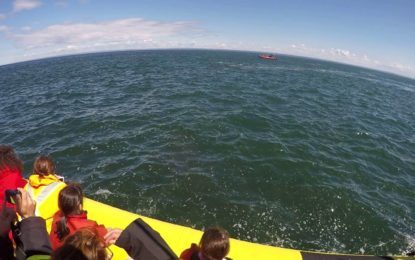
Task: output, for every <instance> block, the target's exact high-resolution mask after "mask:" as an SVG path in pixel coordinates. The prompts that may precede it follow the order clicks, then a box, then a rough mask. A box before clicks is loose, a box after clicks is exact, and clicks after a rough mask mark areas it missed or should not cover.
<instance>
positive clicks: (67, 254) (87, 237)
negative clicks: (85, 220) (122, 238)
mask: <svg viewBox="0 0 415 260" xmlns="http://www.w3.org/2000/svg"><path fill="white" fill-rule="evenodd" d="M106 258H107V252H106V250H105V242H104V241H103V239H102V238H100V237H99V235H98V232H97V230H96V229H94V228H82V229H79V230H78V231H76V232H75V233H73V234H72V235H70V236H68V237H67V238H66V239H65V240H64V243H63V245H62V246H61V247H59V248H58V249H56V250H55V251H54V252H53V254H52V259H53V260H75V259H76V260H77V259H80V260H105V259H106Z"/></svg>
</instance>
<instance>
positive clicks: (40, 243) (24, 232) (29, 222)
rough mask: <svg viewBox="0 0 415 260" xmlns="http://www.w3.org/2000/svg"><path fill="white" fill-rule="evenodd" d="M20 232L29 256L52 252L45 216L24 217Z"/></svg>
mask: <svg viewBox="0 0 415 260" xmlns="http://www.w3.org/2000/svg"><path fill="white" fill-rule="evenodd" d="M20 232H21V234H20V240H21V241H22V244H23V246H24V251H25V253H26V256H27V257H30V256H32V255H50V254H51V253H52V247H51V245H50V241H49V234H48V232H47V231H46V223H45V220H44V219H43V218H41V217H34V216H33V217H28V218H25V219H23V220H22V221H21V222H20Z"/></svg>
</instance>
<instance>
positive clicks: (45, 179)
mask: <svg viewBox="0 0 415 260" xmlns="http://www.w3.org/2000/svg"><path fill="white" fill-rule="evenodd" d="M57 181H59V179H58V177H57V176H56V175H53V174H49V175H39V174H32V175H30V177H29V184H30V185H31V186H32V187H34V188H38V187H40V186H47V185H49V184H51V183H53V182H57Z"/></svg>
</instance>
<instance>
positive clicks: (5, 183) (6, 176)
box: [0, 145, 26, 208]
mask: <svg viewBox="0 0 415 260" xmlns="http://www.w3.org/2000/svg"><path fill="white" fill-rule="evenodd" d="M22 171H23V162H22V160H20V158H19V157H18V156H17V155H16V154H15V153H14V151H13V148H12V147H11V146H10V145H0V203H1V202H3V200H4V197H5V191H6V190H13V189H16V188H23V187H24V186H25V185H26V181H25V180H24V179H23V177H22ZM6 205H7V207H9V208H14V205H13V204H10V203H7V204H6Z"/></svg>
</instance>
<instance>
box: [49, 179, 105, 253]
mask: <svg viewBox="0 0 415 260" xmlns="http://www.w3.org/2000/svg"><path fill="white" fill-rule="evenodd" d="M83 198H84V195H83V192H82V188H81V186H80V185H79V184H76V183H72V184H68V185H67V186H66V187H64V188H63V189H62V190H61V191H60V192H59V196H58V207H59V211H58V212H56V213H55V215H54V216H53V221H52V229H51V232H50V241H51V243H52V248H53V249H56V248H58V247H59V246H61V245H62V242H63V240H64V239H65V238H66V237H67V236H68V235H71V234H73V233H75V231H76V230H78V229H81V228H94V229H96V230H97V232H98V234H99V237H100V238H101V239H104V237H105V235H106V234H107V229H106V228H105V227H104V226H103V225H98V224H97V223H96V222H95V221H93V220H89V219H88V217H87V212H86V211H84V210H83Z"/></svg>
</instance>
